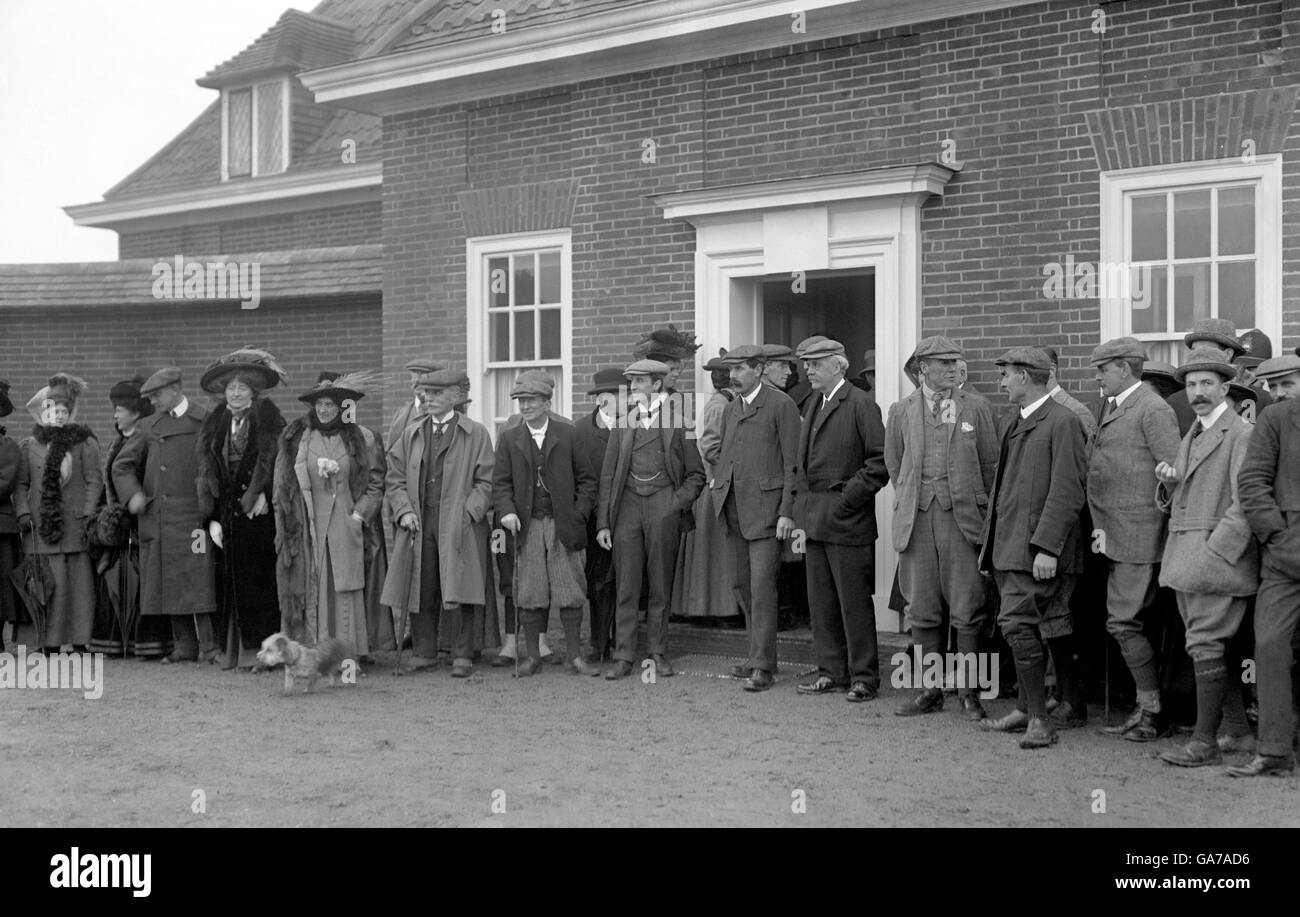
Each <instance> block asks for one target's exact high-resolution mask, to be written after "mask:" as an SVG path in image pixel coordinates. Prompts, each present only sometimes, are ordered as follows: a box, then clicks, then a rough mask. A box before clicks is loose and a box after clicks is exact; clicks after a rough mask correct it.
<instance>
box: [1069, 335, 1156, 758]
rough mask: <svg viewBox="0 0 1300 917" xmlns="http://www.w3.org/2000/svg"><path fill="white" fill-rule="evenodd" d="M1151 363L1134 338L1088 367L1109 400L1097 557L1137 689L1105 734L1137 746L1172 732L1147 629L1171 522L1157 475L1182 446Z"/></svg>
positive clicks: (1118, 341) (1096, 453) (1101, 449)
mask: <svg viewBox="0 0 1300 917" xmlns="http://www.w3.org/2000/svg"><path fill="white" fill-rule="evenodd" d="M1145 360H1146V352H1145V350H1144V349H1143V347H1142V342H1141V341H1138V340H1137V339H1136V338H1132V337H1119V338H1115V339H1114V340H1110V341H1107V342H1105V343H1104V344H1101V345H1100V346H1098V347H1097V348H1096V349H1094V350H1093V352H1092V356H1091V358H1090V360H1089V362H1090V363H1091V364H1092V366H1093V369H1094V370H1095V378H1096V381H1097V385H1098V386H1100V388H1101V391H1102V394H1103V395H1104V396H1105V399H1106V400H1105V404H1104V406H1103V408H1102V414H1101V424H1100V427H1099V428H1098V430H1097V435H1096V438H1095V439H1094V441H1093V444H1092V449H1091V451H1090V454H1089V457H1088V506H1089V509H1090V511H1091V514H1092V531H1091V533H1090V534H1091V537H1092V549H1093V551H1094V553H1097V554H1101V555H1103V556H1104V557H1105V558H1106V630H1107V631H1108V632H1109V633H1110V635H1111V636H1112V637H1114V638H1115V642H1116V643H1117V644H1118V645H1119V650H1120V654H1121V655H1122V656H1123V657H1124V663H1125V664H1126V665H1127V666H1128V670H1129V672H1130V674H1132V676H1133V682H1134V684H1135V685H1136V686H1137V707H1136V708H1135V709H1134V711H1133V714H1132V716H1130V717H1129V718H1128V719H1127V720H1126V721H1125V722H1124V723H1122V724H1119V725H1116V726H1111V725H1109V724H1108V725H1107V726H1106V730H1105V731H1106V732H1107V733H1109V734H1111V735H1118V736H1123V737H1124V738H1126V739H1129V740H1131V741H1135V742H1149V741H1151V740H1152V739H1155V738H1158V737H1159V736H1161V735H1162V734H1164V732H1165V731H1166V728H1167V723H1166V718H1165V717H1164V716H1163V715H1162V712H1161V706H1160V679H1159V675H1158V673H1157V671H1156V660H1155V652H1154V650H1153V649H1152V647H1151V643H1150V642H1149V641H1148V640H1147V638H1146V636H1145V635H1144V634H1143V632H1142V623H1143V621H1144V620H1145V615H1146V611H1147V609H1148V608H1150V607H1151V606H1152V605H1153V604H1154V603H1155V600H1156V590H1157V586H1158V584H1159V563H1160V557H1161V555H1162V553H1163V552H1164V546H1165V522H1166V520H1165V515H1164V513H1162V512H1161V511H1160V509H1159V508H1158V507H1156V505H1155V503H1154V502H1153V501H1152V499H1151V495H1152V494H1154V493H1155V489H1156V486H1157V484H1158V483H1159V482H1158V480H1157V478H1156V468H1157V467H1159V466H1160V465H1161V464H1162V463H1163V464H1165V465H1172V464H1173V463H1174V460H1175V459H1176V458H1177V455H1178V441H1179V436H1178V419H1177V418H1176V417H1175V416H1174V411H1173V408H1171V407H1169V405H1167V404H1165V402H1164V400H1163V399H1162V398H1161V397H1160V396H1159V395H1158V394H1156V393H1155V392H1154V391H1153V390H1152V389H1150V388H1148V387H1147V386H1145V385H1143V384H1142V381H1141V377H1142V369H1143V366H1144V363H1145ZM1054 713H1056V711H1054Z"/></svg>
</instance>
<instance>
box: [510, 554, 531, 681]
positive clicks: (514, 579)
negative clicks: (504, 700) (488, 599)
mask: <svg viewBox="0 0 1300 917" xmlns="http://www.w3.org/2000/svg"><path fill="white" fill-rule="evenodd" d="M510 556H511V558H513V562H512V563H511V564H510V604H512V605H514V606H515V678H518V677H519V645H518V640H519V631H521V630H523V627H524V619H523V615H521V614H520V613H519V603H518V602H516V601H515V597H516V596H517V595H518V594H519V590H517V589H516V588H515V585H516V584H517V583H518V582H519V533H518V532H511V533H510ZM527 645H528V640H527V638H525V639H524V646H527ZM529 658H530V659H531V658H532V657H529Z"/></svg>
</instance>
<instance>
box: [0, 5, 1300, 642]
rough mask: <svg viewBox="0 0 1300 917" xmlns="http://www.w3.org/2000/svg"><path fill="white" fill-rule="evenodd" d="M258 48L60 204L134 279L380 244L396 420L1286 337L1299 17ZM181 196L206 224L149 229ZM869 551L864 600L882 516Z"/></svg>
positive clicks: (945, 10) (498, 8)
mask: <svg viewBox="0 0 1300 917" xmlns="http://www.w3.org/2000/svg"><path fill="white" fill-rule="evenodd" d="M276 28H277V29H280V32H279V33H278V34H277V35H272V34H271V33H270V32H268V33H267V35H264V36H262V38H261V39H259V40H258V43H255V45H253V46H251V47H250V49H248V50H246V51H245V52H244V53H243V54H241V55H240V56H238V57H236V58H234V59H233V60H232V61H230V62H228V63H227V64H226V65H223V67H221V68H218V69H217V70H215V71H213V72H212V73H211V74H209V75H208V76H207V77H205V80H207V82H206V83H204V85H211V86H212V87H213V88H215V89H219V90H220V92H221V99H220V101H219V102H217V103H214V105H213V107H212V108H211V109H209V110H208V112H205V114H204V116H202V117H201V118H200V120H199V121H198V122H196V123H195V125H194V126H192V127H191V128H190V129H189V130H188V131H187V132H186V133H185V134H183V135H182V136H181V137H179V138H177V140H176V141H175V142H173V144H171V145H169V147H168V148H166V149H165V150H164V151H162V152H160V154H159V155H158V156H157V157H155V159H154V160H151V162H150V163H148V164H146V165H145V166H143V167H142V168H141V170H139V171H137V173H135V175H133V176H132V177H130V178H128V179H127V180H126V182H124V183H123V185H119V186H118V187H117V188H115V189H113V191H111V192H110V193H109V194H108V195H106V198H105V201H104V202H103V203H99V204H93V205H86V206H85V207H82V208H73V213H74V216H76V217H77V218H78V220H79V221H80V222H82V223H85V224H87V225H109V226H113V227H114V228H117V229H118V231H119V232H120V233H121V238H122V255H123V257H134V258H150V257H163V256H166V257H170V256H171V255H173V254H174V253H175V252H177V251H180V250H182V249H184V250H185V252H186V254H188V253H189V248H190V247H193V248H194V249H195V252H196V253H199V252H200V251H201V250H206V251H212V252H216V251H220V252H223V253H230V252H234V251H239V250H244V251H249V250H253V249H257V250H264V249H270V248H272V247H279V248H284V249H289V250H295V249H317V250H319V249H327V248H330V247H337V246H356V245H361V246H366V245H371V244H375V243H381V244H382V268H383V282H382V306H381V307H380V308H381V309H382V328H378V327H376V324H375V315H376V309H375V306H374V304H373V303H368V304H366V305H355V306H351V307H348V306H339V307H338V314H337V315H336V316H335V317H334V320H337V321H339V322H341V323H345V322H356V323H357V324H356V325H350V326H349V327H353V328H355V330H356V333H357V336H358V340H359V341H361V342H362V344H363V345H364V346H375V344H378V340H377V338H376V337H375V335H376V333H377V332H379V331H382V345H381V346H382V365H383V367H384V368H385V369H386V370H387V371H388V375H389V378H390V380H391V386H390V389H389V391H388V402H389V406H390V407H391V406H392V405H393V404H395V403H396V401H397V399H399V398H401V397H404V391H403V388H402V384H401V375H400V372H399V370H400V367H401V365H402V363H403V362H404V361H405V360H407V359H409V358H411V357H413V356H415V355H419V354H427V353H429V352H433V353H434V354H436V355H438V356H440V357H442V358H444V359H445V360H447V361H449V362H453V363H462V362H463V363H465V364H466V365H467V367H468V370H469V373H470V377H471V380H472V382H473V385H474V387H475V402H474V404H473V405H472V406H471V411H472V412H473V413H474V414H475V416H476V418H477V419H479V420H481V421H483V422H486V423H488V424H489V425H490V424H491V423H492V422H493V421H494V420H496V419H499V418H500V417H502V416H504V414H505V413H506V412H507V411H508V410H509V403H508V399H507V397H506V396H507V394H508V387H507V384H506V383H507V380H508V379H510V378H511V377H512V375H513V374H514V373H515V372H517V371H518V369H519V368H521V367H524V366H535V365H539V364H541V365H546V366H549V367H551V368H552V371H553V372H554V373H555V374H556V375H557V376H559V377H560V378H561V379H562V385H561V387H560V391H559V392H558V393H557V401H558V402H559V403H558V405H557V409H559V410H561V411H564V412H577V411H582V410H584V409H585V408H586V405H585V398H584V397H583V396H582V394H581V393H582V392H583V391H584V390H585V385H584V383H585V382H586V381H587V380H588V379H589V378H590V375H591V373H592V372H594V371H595V370H596V369H598V368H600V367H601V366H604V365H608V364H611V363H612V364H618V363H621V362H622V361H624V360H625V359H626V358H627V354H628V351H629V349H630V347H631V346H632V344H633V342H634V341H635V340H636V339H637V337H638V336H639V335H640V333H641V332H642V331H644V330H645V329H647V328H648V327H650V326H651V325H661V324H664V323H666V322H674V323H676V324H677V325H679V326H680V327H684V328H687V329H689V330H693V331H694V332H695V333H696V334H697V335H698V337H699V339H700V341H701V342H702V343H703V345H704V351H703V352H704V353H713V352H716V350H717V348H718V347H720V346H734V345H736V344H741V343H747V342H755V341H769V342H771V341H781V342H786V343H794V342H797V341H798V340H800V339H801V338H803V337H804V336H806V335H807V334H809V333H811V332H813V331H818V330H826V331H828V332H830V333H832V334H834V335H835V336H837V337H839V338H841V339H843V340H845V342H846V343H847V344H848V345H849V347H850V351H851V355H852V356H854V357H858V356H859V355H860V354H861V352H862V351H863V350H865V349H867V348H868V347H870V348H874V349H875V351H876V354H877V367H878V370H877V383H878V390H877V397H878V401H879V402H880V403H881V404H882V406H887V405H888V404H890V403H892V402H893V401H894V400H896V399H897V398H898V397H899V396H900V395H901V394H904V393H905V392H906V391H907V383H906V381H905V379H904V378H903V375H902V372H901V364H902V362H903V360H904V359H905V357H906V356H907V354H908V353H909V352H910V351H911V349H912V348H913V346H914V344H915V342H916V340H917V339H918V338H920V337H922V336H924V335H926V334H935V333H945V334H948V335H950V336H952V337H955V338H957V339H959V340H960V341H962V342H963V343H964V345H965V347H966V350H967V355H968V358H969V359H970V361H971V371H972V382H973V384H974V385H975V386H976V387H977V388H979V389H981V390H983V391H984V392H985V393H986V394H994V393H995V382H994V380H995V373H994V370H993V367H992V365H991V360H992V359H993V358H994V357H996V356H997V355H998V354H999V353H1001V352H1002V351H1003V350H1005V349H1006V348H1007V347H1008V346H1012V345H1017V344H1033V343H1044V344H1051V345H1053V346H1055V347H1056V348H1057V349H1058V350H1059V351H1060V353H1061V355H1062V359H1063V372H1062V380H1063V382H1064V384H1065V386H1066V387H1067V388H1068V389H1071V390H1073V391H1074V392H1076V393H1079V392H1082V391H1085V390H1087V389H1090V388H1091V381H1090V380H1091V373H1090V371H1089V370H1088V369H1087V366H1086V357H1087V355H1088V353H1089V351H1090V350H1091V348H1092V347H1093V346H1094V345H1095V344H1096V343H1097V342H1098V341H1099V340H1100V339H1105V338H1108V337H1112V336H1115V335H1119V334H1123V333H1129V332H1132V333H1135V334H1137V335H1138V336H1139V337H1142V338H1143V339H1144V340H1146V341H1148V342H1149V347H1150V351H1151V356H1152V358H1160V359H1168V360H1171V361H1172V362H1177V361H1178V359H1179V356H1180V350H1181V343H1180V342H1181V336H1182V334H1183V333H1184V332H1185V331H1186V329H1187V328H1188V327H1190V325H1191V324H1192V323H1193V321H1194V320H1195V319H1196V318H1199V317H1203V316H1207V315H1218V316H1222V317H1228V318H1231V319H1232V320H1233V321H1234V322H1235V323H1236V325H1237V326H1238V328H1239V329H1241V330H1245V329H1247V328H1252V327H1258V328H1261V329H1263V330H1264V331H1265V332H1266V333H1267V334H1268V335H1269V336H1270V337H1271V338H1272V340H1273V343H1274V352H1275V353H1280V352H1281V349H1282V347H1284V346H1285V347H1286V348H1288V349H1289V348H1291V347H1294V346H1295V345H1296V344H1297V343H1300V306H1297V302H1298V301H1300V297H1298V296H1297V294H1298V293H1300V233H1297V230H1298V229H1300V155H1298V154H1300V135H1298V134H1297V129H1296V128H1295V127H1294V126H1293V114H1294V110H1295V103H1296V92H1297V87H1298V86H1300V58H1298V57H1297V54H1296V36H1297V34H1300V5H1297V4H1294V3H1288V2H1284V0H1265V2H1244V0H1242V2H1230V0H1191V2H1159V0H1149V2H1148V0H1142V2H1139V0H1120V2H1101V3H1092V2H1090V3H1078V2H1042V0H1036V2H1017V0H936V2H927V3H905V2H899V0H808V2H805V3H801V4H792V3H788V2H771V0H724V2H717V0H676V2H666V0H622V2H613V0H491V2H485V0H463V2H456V0H449V2H430V0H325V2H323V3H322V4H321V5H320V6H318V7H317V8H316V10H315V11H313V13H312V14H288V13H287V14H286V15H285V18H283V19H282V20H281V22H280V23H279V24H277V27H276ZM291 28H292V29H293V30H296V31H295V32H294V35H296V36H297V38H295V39H293V40H290V39H289V38H287V37H286V34H285V33H287V32H288V31H289V30H290V29H291ZM274 31H275V30H274V29H273V30H272V32H274ZM268 36H271V37H269V38H268ZM349 36H350V40H349ZM304 49H306V50H304ZM268 67H269V68H271V69H269V70H268V69H267V68H268ZM277 67H278V68H279V69H278V70H277V69H275V68H277ZM268 74H271V75H274V74H279V75H278V76H276V79H282V80H283V83H282V85H283V87H284V88H283V89H282V91H281V94H280V96H279V98H280V103H279V104H280V105H281V108H279V109H277V108H275V104H276V103H274V102H272V101H270V96H267V99H266V100H265V102H264V100H263V98H262V95H263V90H262V89H261V88H260V87H261V86H262V85H265V83H264V82H259V81H262V80H263V79H264V78H267V79H269V76H268ZM250 85H252V86H253V87H255V88H253V89H250V88H249V87H250ZM240 93H244V94H245V95H240ZM250 94H251V95H252V96H255V98H251V97H250ZM263 104H265V105H266V106H268V110H269V111H270V112H271V115H275V114H276V113H277V112H278V113H279V115H280V118H281V121H282V123H284V124H289V125H291V129H286V131H285V133H284V134H283V135H276V134H275V133H274V132H273V131H269V130H268V131H264V132H262V133H260V135H257V136H256V137H255V140H254V141H253V143H252V145H251V148H250V144H249V141H248V140H247V138H243V137H242V134H240V133H239V132H238V131H236V130H234V129H233V128H232V125H234V124H236V123H239V124H244V123H247V122H248V120H249V117H248V115H247V112H248V111H249V110H251V109H256V110H259V111H260V110H261V109H260V108H258V106H261V105H263ZM232 112H234V113H236V114H238V116H239V117H238V118H235V117H234V116H233V115H232ZM252 120H253V122H254V123H256V121H257V119H256V118H253V119H252ZM271 120H272V121H274V118H273V117H272V118H271ZM300 132H306V136H300ZM268 136H269V137H271V138H272V139H273V140H274V139H278V140H279V143H280V150H281V152H280V153H278V154H277V153H276V152H275V150H274V149H270V150H266V149H257V141H258V140H261V139H265V138H266V137H268ZM355 137H359V138H361V139H363V140H364V141H365V142H364V143H361V144H360V145H359V147H358V148H357V155H356V157H355V162H351V163H342V164H340V161H339V149H340V147H341V146H346V142H347V140H349V139H352V138H355ZM232 144H233V146H232ZM236 148H237V149H238V150H239V153H238V156H235V155H234V154H233V153H232V151H233V150H235V149H236ZM250 149H251V152H250ZM259 157H265V165H266V167H267V171H268V172H271V171H272V170H273V169H274V168H275V167H277V166H278V167H280V168H282V169H283V168H284V167H285V165H286V163H287V169H286V170H285V171H284V172H283V174H282V175H279V174H269V175H266V176H263V175H261V174H259V173H258V172H257V169H258V166H257V165H256V163H257V162H258V159H259ZM250 158H251V160H252V162H253V163H254V164H253V165H250V166H249V167H248V171H249V172H251V173H252V174H250V175H249V176H248V177H239V176H238V175H236V174H235V173H234V172H231V171H230V168H229V165H230V162H231V161H233V160H235V159H237V160H238V162H239V163H240V168H241V169H242V168H243V167H244V165H246V164H248V162H249V160H250ZM178 162H192V163H193V166H192V167H189V168H187V169H180V168H179V167H178V166H177V163H178ZM350 170H351V171H350ZM236 171H239V170H236ZM200 175H201V176H202V180H201V181H199V180H198V176H200ZM295 176H296V177H295ZM349 176H352V177H351V178H349ZM290 181H296V182H297V184H296V185H294V187H293V188H282V189H277V188H276V184H277V183H282V184H283V183H288V182H290ZM268 188H269V189H270V192H271V193H270V194H269V195H263V197H262V198H259V197H258V195H259V194H260V193H261V192H262V189H268ZM237 189H238V191H237ZM277 192H278V193H279V196H278V197H277V196H275V194H276V193H277ZM142 193H148V194H150V195H153V196H154V197H155V198H157V199H160V200H161V201H162V203H160V204H157V205H155V206H154V209H152V210H151V209H150V208H149V207H147V206H143V205H141V206H137V207H136V208H135V209H132V207H133V204H132V201H131V198H133V197H135V196H136V195H137V194H142ZM168 195H173V196H175V197H174V198H169V197H168ZM375 195H380V196H381V198H380V199H379V200H376V199H375ZM190 198H193V199H197V200H200V201H202V202H203V203H204V206H205V207H206V209H205V210H203V211H202V213H201V214H200V213H199V212H196V211H195V210H194V209H193V208H186V207H184V206H181V205H177V206H178V209H174V210H172V211H168V212H167V213H163V212H162V211H161V210H158V209H157V208H158V207H163V206H165V205H167V202H168V201H173V200H174V201H182V200H188V199H190ZM1062 274H1065V275H1068V276H1066V277H1065V282H1064V283H1061V284H1056V285H1054V281H1055V280H1059V279H1061V275H1062ZM1098 276H1099V277H1101V278H1102V282H1100V283H1094V282H1091V280H1090V278H1095V277H1098ZM1124 281H1129V282H1128V283H1125V282H1124ZM271 305H272V306H274V303H272V304H271ZM7 308H8V306H6V305H4V304H3V299H2V294H0V309H7ZM263 308H268V313H267V314H268V315H269V314H270V311H269V307H267V306H264V307H263ZM315 311H316V310H314V309H311V308H306V309H303V310H302V313H301V320H302V322H303V323H304V324H305V325H310V322H311V316H312V315H314V314H315ZM204 314H205V315H206V312H205V313H204ZM291 314H293V313H292V310H289V309H286V310H285V311H284V315H285V316H286V317H287V316H289V315H291ZM263 317H264V316H259V319H260V318H263ZM204 320H205V321H207V320H208V319H207V318H205V319H204ZM288 320H289V319H288V318H286V321H288ZM177 321H181V319H180V318H179V317H178V319H177ZM364 323H368V330H367V331H366V332H364V333H363V332H362V330H361V328H360V325H361V324H364ZM30 333H33V334H34V333H36V329H35V328H33V330H32V332H30ZM214 333H215V332H214ZM268 333H269V332H268ZM245 339H247V340H248V342H252V341H253V340H257V338H256V337H255V336H254V337H250V336H249V335H244V336H243V337H242V338H240V339H239V340H237V341H233V343H244V342H245ZM265 342H266V343H268V344H269V345H270V346H272V347H275V346H276V343H277V342H276V341H275V340H273V339H272V340H266V341H265ZM368 342H375V344H371V343H368ZM4 346H5V347H6V349H7V350H9V348H11V347H12V345H11V344H10V343H9V340H8V336H7V337H6V342H5V345H4ZM76 346H77V347H85V348H88V349H93V347H94V344H93V342H92V341H86V342H84V343H81V342H79V343H77V345H76ZM222 346H225V345H224V344H223V345H222ZM298 346H299V347H301V348H302V350H301V352H302V353H303V359H304V360H307V359H309V357H308V352H309V351H311V346H303V345H301V344H300V345H298ZM313 346H314V345H313ZM220 349H221V347H215V348H212V350H213V352H215V351H219V350H220ZM19 352H21V351H19ZM296 353H297V352H295V359H296V358H297V357H296ZM371 354H373V357H374V360H373V362H375V363H378V362H379V361H380V355H379V352H378V351H377V350H374V351H367V354H366V355H367V356H369V355H371ZM13 356H14V353H13V352H7V353H6V354H5V359H6V363H7V365H8V364H9V363H10V362H11V360H12V357H13ZM74 362H75V361H74ZM361 362H365V361H361ZM22 365H24V366H25V365H26V364H25V363H23V364H22ZM69 365H70V366H71V365H73V364H69ZM312 365H314V364H312ZM355 365H358V364H357V361H349V362H348V366H349V367H351V366H355ZM855 369H856V367H855ZM694 383H695V390H696V391H705V390H706V389H707V380H706V379H705V378H704V377H703V376H702V375H697V377H696V379H695V380H694ZM995 397H996V395H995ZM890 499H891V498H890V496H889V494H888V493H885V494H882V495H881V497H880V498H879V501H878V504H877V506H878V513H879V514H880V515H881V517H882V518H883V516H884V513H885V511H886V510H887V508H888V506H890V505H891V503H890ZM877 558H878V560H877V578H876V582H877V584H878V586H879V587H881V588H883V587H885V586H887V585H888V583H889V582H890V579H891V576H892V566H893V562H894V557H893V552H892V546H891V545H890V543H889V533H888V526H882V534H881V540H880V542H879V543H878V550H877ZM883 598H884V596H877V604H878V606H882V605H883V602H882V599H883ZM894 620H895V619H894V618H893V617H892V616H890V615H884V614H882V616H881V621H882V626H883V625H887V624H888V623H891V622H892V621H894Z"/></svg>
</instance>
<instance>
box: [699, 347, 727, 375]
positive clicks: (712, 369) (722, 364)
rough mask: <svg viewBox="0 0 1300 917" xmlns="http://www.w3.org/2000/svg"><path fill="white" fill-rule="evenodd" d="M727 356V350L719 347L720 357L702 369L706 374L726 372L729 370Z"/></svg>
mask: <svg viewBox="0 0 1300 917" xmlns="http://www.w3.org/2000/svg"><path fill="white" fill-rule="evenodd" d="M726 356H727V348H725V347H719V348H718V355H717V356H716V357H714V358H713V359H712V360H710V361H709V362H707V363H705V364H704V366H703V367H702V368H703V369H704V371H705V372H706V373H716V372H718V371H719V370H725V369H726V368H727V360H726Z"/></svg>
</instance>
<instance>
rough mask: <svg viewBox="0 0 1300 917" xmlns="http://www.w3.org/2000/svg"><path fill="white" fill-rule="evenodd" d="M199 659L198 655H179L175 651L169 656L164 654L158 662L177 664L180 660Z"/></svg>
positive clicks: (193, 660) (191, 660) (194, 660)
mask: <svg viewBox="0 0 1300 917" xmlns="http://www.w3.org/2000/svg"><path fill="white" fill-rule="evenodd" d="M198 661H199V657H198V656H177V655H176V654H175V653H171V654H169V655H167V656H164V657H163V658H162V659H160V660H158V662H159V663H160V664H161V665H175V664H176V663H178V662H198Z"/></svg>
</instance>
